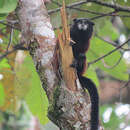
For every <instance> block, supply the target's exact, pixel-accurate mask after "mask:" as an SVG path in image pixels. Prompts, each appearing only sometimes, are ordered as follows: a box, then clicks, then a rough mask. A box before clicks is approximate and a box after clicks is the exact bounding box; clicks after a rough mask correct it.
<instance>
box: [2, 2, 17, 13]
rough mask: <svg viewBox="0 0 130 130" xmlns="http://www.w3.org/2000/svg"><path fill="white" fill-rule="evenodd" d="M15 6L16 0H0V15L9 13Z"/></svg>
mask: <svg viewBox="0 0 130 130" xmlns="http://www.w3.org/2000/svg"><path fill="white" fill-rule="evenodd" d="M16 6H17V0H0V14H4V13H10V12H12V11H13V10H14V9H15V8H16Z"/></svg>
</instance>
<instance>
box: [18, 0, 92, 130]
mask: <svg viewBox="0 0 130 130" xmlns="http://www.w3.org/2000/svg"><path fill="white" fill-rule="evenodd" d="M18 17H19V20H20V25H21V30H22V38H21V42H23V43H26V44H27V46H28V47H29V52H30V54H31V56H32V58H33V61H34V64H35V66H36V70H37V72H38V74H39V76H40V80H41V83H42V86H43V88H44V90H45V91H46V94H47V97H48V99H49V104H50V106H49V109H48V117H49V119H50V120H52V121H53V122H54V123H55V124H56V125H57V126H59V128H60V129H61V130H75V129H77V128H78V129H80V130H87V128H88V127H89V126H90V108H91V105H90V102H89V98H88V96H87V94H86V92H84V91H83V90H82V88H81V86H80V83H79V81H78V79H77V78H76V80H75V81H74V82H75V86H74V87H75V88H74V89H71V84H69V85H68V84H67V83H66V82H65V81H64V79H58V78H57V75H56V71H55V70H54V66H53V65H54V63H55V61H54V60H55V57H54V52H55V46H56V37H55V34H54V31H53V28H52V26H51V23H50V18H49V16H48V13H47V10H46V7H45V5H44V1H43V0H19V11H18ZM75 77H76V76H75Z"/></svg>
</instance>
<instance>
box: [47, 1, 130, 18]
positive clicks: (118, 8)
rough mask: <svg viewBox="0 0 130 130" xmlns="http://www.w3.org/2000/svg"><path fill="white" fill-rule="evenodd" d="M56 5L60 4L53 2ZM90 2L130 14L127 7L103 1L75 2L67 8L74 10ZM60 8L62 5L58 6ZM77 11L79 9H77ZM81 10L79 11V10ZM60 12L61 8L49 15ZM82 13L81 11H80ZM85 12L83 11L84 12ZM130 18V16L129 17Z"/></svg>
mask: <svg viewBox="0 0 130 130" xmlns="http://www.w3.org/2000/svg"><path fill="white" fill-rule="evenodd" d="M53 2H54V3H58V2H56V1H53ZM88 2H93V3H95V4H98V5H102V6H106V7H109V8H113V9H115V10H116V11H124V12H130V7H126V6H121V5H119V4H111V3H108V2H103V1H99V0H84V1H80V2H75V3H72V4H70V5H67V6H66V8H72V7H73V9H74V7H75V6H79V5H82V4H86V3H88ZM57 5H58V6H59V5H60V4H57ZM75 9H77V8H75ZM78 10H79V9H78ZM58 11H60V8H56V9H52V10H49V11H48V13H49V14H52V13H56V12H58ZM80 11H81V9H80ZM82 11H83V10H82ZM89 12H90V11H89ZM128 17H129V16H128Z"/></svg>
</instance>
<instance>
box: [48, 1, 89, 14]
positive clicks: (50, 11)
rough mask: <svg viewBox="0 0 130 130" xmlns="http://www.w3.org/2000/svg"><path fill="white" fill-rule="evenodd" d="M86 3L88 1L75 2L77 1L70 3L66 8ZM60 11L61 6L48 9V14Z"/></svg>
mask: <svg viewBox="0 0 130 130" xmlns="http://www.w3.org/2000/svg"><path fill="white" fill-rule="evenodd" d="M85 3H87V2H86V1H79V2H75V3H72V4H70V5H67V6H66V8H71V7H75V6H79V5H82V4H85ZM58 11H60V8H56V9H52V10H49V11H48V14H52V13H56V12H58Z"/></svg>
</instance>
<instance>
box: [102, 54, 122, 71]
mask: <svg viewBox="0 0 130 130" xmlns="http://www.w3.org/2000/svg"><path fill="white" fill-rule="evenodd" d="M122 57H123V55H122V54H121V56H120V58H119V60H118V61H117V62H116V63H115V64H114V65H112V66H109V65H107V64H106V63H105V61H104V59H102V61H103V64H104V67H106V68H108V69H113V68H115V67H116V66H117V65H118V64H119V63H120V61H121V59H122Z"/></svg>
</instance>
